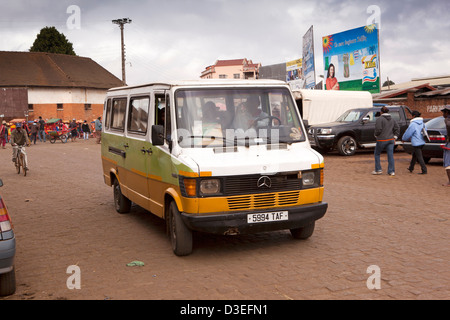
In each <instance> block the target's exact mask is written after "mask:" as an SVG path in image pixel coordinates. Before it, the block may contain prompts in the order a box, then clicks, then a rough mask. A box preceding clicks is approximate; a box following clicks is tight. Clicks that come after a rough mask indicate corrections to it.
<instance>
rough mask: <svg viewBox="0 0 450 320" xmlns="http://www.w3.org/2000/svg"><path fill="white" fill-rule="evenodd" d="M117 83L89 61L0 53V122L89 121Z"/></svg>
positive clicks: (43, 55)
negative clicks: (35, 120)
mask: <svg viewBox="0 0 450 320" xmlns="http://www.w3.org/2000/svg"><path fill="white" fill-rule="evenodd" d="M122 85H123V83H122V81H121V80H120V79H118V78H117V77H116V76H114V75H113V74H112V73H110V72H109V71H107V70H106V69H104V68H103V67H102V66H100V65H99V64H98V63H96V62H95V61H93V60H92V59H90V58H85V57H79V56H72V55H64V54H54V53H45V52H9V51H0V118H1V117H2V116H3V118H4V119H5V120H10V119H13V118H28V119H29V120H33V119H37V118H38V117H39V116H42V118H43V119H52V118H59V119H63V120H71V119H77V120H93V119H95V118H97V117H99V116H101V115H102V111H103V103H104V99H105V94H106V91H107V90H108V89H110V88H112V87H119V86H122Z"/></svg>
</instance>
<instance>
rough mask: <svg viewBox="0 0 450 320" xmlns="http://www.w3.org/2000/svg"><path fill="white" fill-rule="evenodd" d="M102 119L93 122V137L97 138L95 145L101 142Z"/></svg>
mask: <svg viewBox="0 0 450 320" xmlns="http://www.w3.org/2000/svg"><path fill="white" fill-rule="evenodd" d="M101 119H102V117H98V118H97V120H95V136H96V137H97V143H101V142H102V121H101Z"/></svg>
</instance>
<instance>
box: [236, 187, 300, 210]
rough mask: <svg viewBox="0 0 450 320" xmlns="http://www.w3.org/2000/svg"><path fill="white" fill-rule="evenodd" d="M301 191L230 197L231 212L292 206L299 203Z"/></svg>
mask: <svg viewBox="0 0 450 320" xmlns="http://www.w3.org/2000/svg"><path fill="white" fill-rule="evenodd" d="M299 195H300V192H299V191H292V192H281V193H263V194H255V195H250V196H238V197H229V198H227V201H228V208H229V209H230V210H251V209H261V208H271V207H279V206H292V205H295V204H297V203H298V201H299Z"/></svg>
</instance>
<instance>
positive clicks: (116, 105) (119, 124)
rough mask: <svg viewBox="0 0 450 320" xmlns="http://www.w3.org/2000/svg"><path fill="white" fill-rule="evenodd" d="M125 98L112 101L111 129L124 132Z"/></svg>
mask: <svg viewBox="0 0 450 320" xmlns="http://www.w3.org/2000/svg"><path fill="white" fill-rule="evenodd" d="M126 108H127V98H120V99H113V102H112V108H111V109H112V110H111V128H112V129H115V130H121V131H123V130H124V127H125V111H126Z"/></svg>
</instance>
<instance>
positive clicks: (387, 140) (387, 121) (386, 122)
mask: <svg viewBox="0 0 450 320" xmlns="http://www.w3.org/2000/svg"><path fill="white" fill-rule="evenodd" d="M399 135H400V126H399V125H398V123H397V121H395V120H394V119H392V116H391V115H390V114H389V109H388V108H387V107H386V106H384V107H382V108H381V115H380V116H379V117H378V119H377V120H376V122H375V138H376V139H377V143H376V146H375V152H374V155H375V171H373V172H372V174H375V175H379V174H382V173H383V171H382V169H381V162H380V156H381V152H383V150H386V153H387V158H388V174H389V175H390V176H395V163H394V147H395V140H396V139H397V137H398V136H399Z"/></svg>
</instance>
